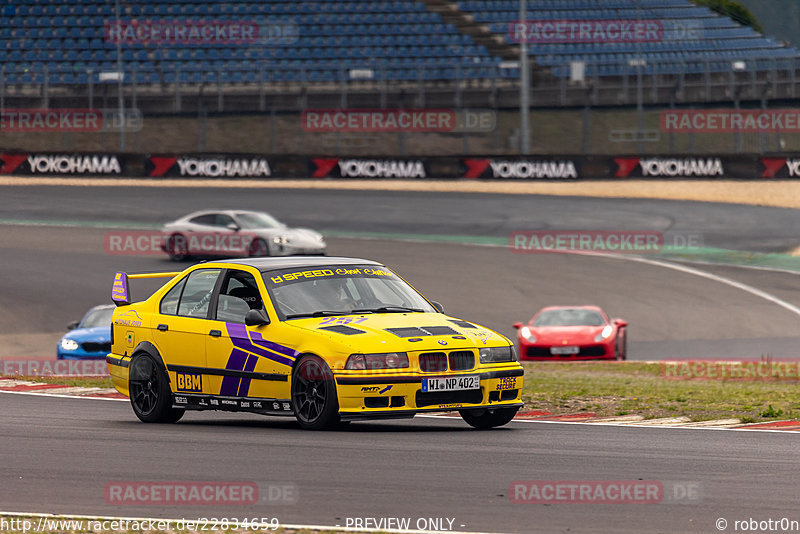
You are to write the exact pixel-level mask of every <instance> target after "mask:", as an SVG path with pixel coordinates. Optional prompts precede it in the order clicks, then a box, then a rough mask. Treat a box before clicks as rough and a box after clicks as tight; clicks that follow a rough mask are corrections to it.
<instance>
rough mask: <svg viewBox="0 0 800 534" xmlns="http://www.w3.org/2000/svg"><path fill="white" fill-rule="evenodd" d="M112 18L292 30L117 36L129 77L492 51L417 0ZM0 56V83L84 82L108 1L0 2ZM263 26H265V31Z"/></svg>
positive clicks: (474, 63) (365, 64) (103, 48)
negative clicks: (207, 36)
mask: <svg viewBox="0 0 800 534" xmlns="http://www.w3.org/2000/svg"><path fill="white" fill-rule="evenodd" d="M120 3H121V6H122V10H121V16H120V18H121V20H122V21H123V23H124V22H126V21H137V20H139V21H141V20H153V21H158V20H162V21H164V20H169V21H187V20H189V21H191V20H214V21H219V20H230V21H242V20H245V21H248V22H251V23H255V24H257V25H259V27H261V28H265V29H266V31H268V29H269V27H270V26H272V27H275V26H281V27H287V26H293V27H295V28H296V29H297V30H298V31H297V33H298V34H299V35H296V38H295V39H287V38H285V37H284V38H278V39H275V38H274V37H272V36H266V37H264V38H263V39H261V40H259V42H247V43H234V44H226V43H219V42H216V43H209V44H186V43H181V44H164V43H160V44H154V43H151V44H148V43H146V42H145V43H140V44H127V43H126V44H124V45H123V46H122V61H123V70H124V71H125V72H126V76H128V78H127V79H128V80H130V79H131V78H130V77H133V78H134V79H135V80H136V82H137V83H156V82H166V83H171V82H174V81H175V80H176V79H177V80H179V81H181V82H186V83H193V82H194V83H201V82H206V83H208V82H216V81H218V80H220V81H223V82H254V81H257V79H258V78H259V77H261V76H263V77H264V79H266V80H273V81H295V82H299V81H312V82H313V81H326V82H336V81H340V80H342V78H345V79H346V78H347V77H348V76H349V71H350V69H371V70H372V71H373V75H374V77H375V78H376V79H377V78H385V79H387V80H399V79H406V80H417V79H422V80H429V79H455V78H489V77H492V76H494V75H495V74H496V72H497V70H498V69H497V68H496V66H497V65H498V64H499V63H500V62H501V59H500V58H497V57H493V56H491V55H490V54H489V52H488V50H487V49H486V48H485V47H483V46H478V45H476V44H475V43H474V42H473V41H472V39H471V38H470V37H468V36H466V35H462V34H460V33H459V32H458V31H457V30H456V28H455V27H454V26H452V25H451V24H446V23H444V22H443V21H442V20H441V18H440V16H439V15H438V14H436V13H431V12H429V11H428V10H426V9H425V6H424V4H423V3H422V2H417V1H411V0H393V1H376V2H373V1H343V2H340V1H334V0H325V1H310V2H307V1H295V0H283V1H275V0H261V1H253V0H250V1H239V0H229V1H222V0H217V1H203V0H192V1H188V2H186V1H184V2H175V1H168V0H120ZM0 15H2V21H3V24H2V25H0V64H2V65H3V74H4V79H5V83H8V84H14V83H41V82H42V81H43V79H44V77H45V73H47V74H46V77H47V81H48V83H50V84H59V83H85V82H86V81H87V79H88V76H89V75H88V74H87V71H89V70H91V71H92V73H93V74H92V75H93V76H94V81H95V82H96V81H98V78H97V73H99V72H104V71H115V70H116V60H117V52H116V48H117V47H116V44H115V43H114V42H111V41H110V40H109V39H107V38H106V33H105V32H106V25H107V24H113V23H114V21H115V11H114V3H113V2H110V1H108V0H49V1H48V0H13V3H12V4H10V5H6V6H5V7H0ZM266 31H265V34H266Z"/></svg>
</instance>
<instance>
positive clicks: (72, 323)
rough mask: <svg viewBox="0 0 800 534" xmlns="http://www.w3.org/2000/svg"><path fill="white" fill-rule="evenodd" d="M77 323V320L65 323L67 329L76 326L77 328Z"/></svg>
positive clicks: (72, 328)
mask: <svg viewBox="0 0 800 534" xmlns="http://www.w3.org/2000/svg"><path fill="white" fill-rule="evenodd" d="M78 323H79V322H78V321H72V322H71V323H69V324H68V325H67V330H75V329H76V328H78Z"/></svg>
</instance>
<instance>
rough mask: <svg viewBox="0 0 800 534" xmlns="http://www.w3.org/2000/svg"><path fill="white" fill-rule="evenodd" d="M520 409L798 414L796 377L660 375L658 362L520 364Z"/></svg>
mask: <svg viewBox="0 0 800 534" xmlns="http://www.w3.org/2000/svg"><path fill="white" fill-rule="evenodd" d="M523 366H524V367H525V379H524V388H523V400H524V401H525V409H530V410H545V411H549V412H552V413H554V414H566V413H579V412H593V413H596V414H597V415H598V416H602V417H611V416H621V415H633V414H638V415H642V416H644V417H645V418H646V419H652V418H659V417H679V416H686V417H689V418H690V419H691V420H692V421H704V420H710V419H728V418H739V419H741V420H742V421H744V422H750V423H754V422H760V421H770V420H775V419H778V418H780V419H793V418H797V417H800V402H798V391H797V390H798V381H797V380H796V379H791V380H788V379H783V380H743V379H728V380H720V379H697V378H695V379H691V380H676V379H668V378H664V377H663V376H662V365H660V364H649V363H637V362H622V363H616V362H564V363H561V362H558V363H557V362H542V363H530V362H526V363H524V364H523Z"/></svg>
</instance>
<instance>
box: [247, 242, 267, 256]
mask: <svg viewBox="0 0 800 534" xmlns="http://www.w3.org/2000/svg"><path fill="white" fill-rule="evenodd" d="M269 255H270V253H269V245H268V244H267V242H266V241H264V240H263V239H261V238H260V237H259V238H256V239H254V240H253V241H251V242H250V256H254V257H255V256H269Z"/></svg>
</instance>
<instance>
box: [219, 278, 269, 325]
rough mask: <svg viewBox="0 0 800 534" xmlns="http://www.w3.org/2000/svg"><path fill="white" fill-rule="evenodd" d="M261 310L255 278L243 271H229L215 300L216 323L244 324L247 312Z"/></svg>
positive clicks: (261, 303) (262, 305)
mask: <svg viewBox="0 0 800 534" xmlns="http://www.w3.org/2000/svg"><path fill="white" fill-rule="evenodd" d="M263 308H264V303H263V302H262V300H261V293H260V292H259V290H258V285H256V279H255V277H254V276H253V275H252V274H250V273H248V272H245V271H237V270H232V271H229V272H228V276H227V277H226V280H225V281H224V282H223V283H222V288H221V289H220V292H219V299H218V300H217V315H216V318H217V321H225V322H228V323H241V324H244V316H245V315H247V312H248V311H250V310H261V309H263Z"/></svg>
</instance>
